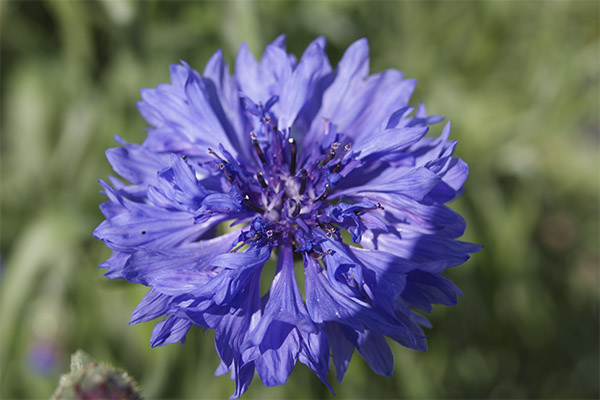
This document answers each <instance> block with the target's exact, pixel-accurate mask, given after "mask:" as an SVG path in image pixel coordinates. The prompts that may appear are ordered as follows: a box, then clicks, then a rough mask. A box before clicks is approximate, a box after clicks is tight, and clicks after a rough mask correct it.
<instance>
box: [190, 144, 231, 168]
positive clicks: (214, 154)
mask: <svg viewBox="0 0 600 400" xmlns="http://www.w3.org/2000/svg"><path fill="white" fill-rule="evenodd" d="M208 154H210V155H211V156H215V157H216V158H217V159H218V160H221V162H222V163H223V164H229V163H228V162H227V160H224V159H223V157H221V156H220V155H219V154H218V153H217V152H216V151H214V150H213V149H211V148H210V147H209V148H208ZM184 160H185V159H184Z"/></svg>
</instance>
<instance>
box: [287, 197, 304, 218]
mask: <svg viewBox="0 0 600 400" xmlns="http://www.w3.org/2000/svg"><path fill="white" fill-rule="evenodd" d="M287 206H288V213H289V216H290V217H292V218H296V217H297V216H298V214H300V209H301V208H302V205H301V204H300V203H299V202H297V201H296V200H294V199H289V200H288V203H287Z"/></svg>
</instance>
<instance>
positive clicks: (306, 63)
mask: <svg viewBox="0 0 600 400" xmlns="http://www.w3.org/2000/svg"><path fill="white" fill-rule="evenodd" d="M329 72H331V66H330V65H329V61H328V59H327V56H326V55H325V52H324V50H323V48H322V47H321V46H320V45H319V44H318V43H317V42H316V41H314V42H313V43H311V44H310V45H309V46H308V48H307V49H306V51H305V52H304V55H303V56H302V59H301V60H300V63H299V64H298V66H297V67H296V69H295V70H294V72H293V73H292V76H291V77H290V79H289V80H288V81H287V82H286V83H285V85H284V86H283V88H282V91H281V96H280V98H279V124H278V129H280V130H283V131H285V130H286V129H288V128H289V127H291V126H292V124H293V123H294V121H295V120H296V117H297V116H298V113H299V112H300V110H301V109H302V107H303V106H304V104H305V103H306V102H307V101H310V99H311V95H312V92H313V90H314V87H315V85H316V83H317V82H318V80H319V78H321V77H322V76H324V75H325V74H328V73H329Z"/></svg>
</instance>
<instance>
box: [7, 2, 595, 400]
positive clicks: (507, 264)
mask: <svg viewBox="0 0 600 400" xmlns="http://www.w3.org/2000/svg"><path fill="white" fill-rule="evenodd" d="M599 15H600V3H599V2H596V1H572V2H569V1H545V2H544V1H533V2H528V1H521V2H512V1H510V2H509V1H506V2H503V1H489V2H440V3H438V2H434V1H429V2H366V1H364V2H363V1H329V2H328V1H324V2H301V1H285V2H283V1H282V2H276V1H269V2H254V1H243V2H155V1H144V2H136V1H123V2H121V1H86V2H77V1H48V2H13V1H2V2H0V26H1V75H0V79H1V81H0V84H1V106H2V108H1V113H2V114H1V115H2V118H1V130H2V136H1V153H0V154H1V167H2V168H1V183H2V186H1V194H2V202H1V217H2V219H1V241H0V265H1V273H0V281H1V285H2V287H1V295H0V296H1V297H0V300H1V307H2V308H1V310H2V314H1V319H0V322H1V333H0V355H1V364H0V374H1V375H0V397H2V398H19V399H20V398H48V397H49V395H50V394H51V393H52V392H53V391H54V389H55V387H56V384H57V381H58V379H59V376H60V375H61V374H62V373H65V372H67V371H68V369H69V359H70V354H71V353H73V352H75V351H76V350H77V349H83V350H85V351H86V352H88V353H89V354H90V355H91V356H92V357H94V358H96V359H97V360H99V361H105V362H109V363H111V364H113V365H115V366H117V367H122V368H125V369H126V370H128V371H129V372H130V374H131V375H133V377H134V378H135V379H136V380H137V381H138V382H139V383H140V385H141V387H142V390H143V394H144V396H145V397H146V398H210V399H212V398H226V397H228V396H229V395H230V394H231V393H233V387H234V385H233V382H232V381H230V380H229V379H228V377H226V376H223V377H218V378H216V377H214V376H213V372H214V370H215V369H216V367H217V365H218V361H217V356H216V355H215V351H214V344H213V334H212V332H206V333H204V332H202V330H201V329H199V328H197V329H192V330H191V332H190V333H189V334H188V337H187V342H186V344H185V346H184V347H183V348H180V347H179V346H178V345H168V346H166V347H161V348H155V349H151V348H150V346H149V344H148V340H149V338H150V332H151V330H152V326H153V323H145V324H141V325H136V326H128V325H127V323H128V321H129V314H130V313H131V311H132V310H133V309H134V307H135V305H136V304H137V302H138V301H139V300H140V299H141V298H142V296H143V295H144V294H145V292H146V290H147V289H146V288H145V287H141V286H136V285H133V284H129V283H126V282H122V281H111V280H109V279H106V278H105V277H103V275H102V273H103V271H102V270H98V269H96V266H97V265H98V264H99V263H100V262H101V261H102V260H104V259H105V258H107V257H108V256H109V255H110V253H109V251H108V249H106V248H105V247H104V245H103V244H102V243H101V242H99V241H96V240H94V239H93V238H92V231H93V229H94V227H95V226H96V225H98V224H99V223H100V222H101V221H102V219H103V217H102V215H101V213H100V212H99V210H98V205H99V204H100V203H101V202H102V201H104V197H103V196H102V195H101V194H100V193H99V192H100V186H99V185H98V183H97V179H98V178H105V177H107V176H108V175H109V174H110V173H111V170H110V167H109V164H108V162H107V161H106V159H105V156H104V150H105V149H107V148H108V147H114V146H115V143H114V142H113V139H112V138H113V136H114V135H115V134H118V135H121V136H122V137H124V138H125V139H126V140H127V141H129V142H138V143H139V142H141V141H142V140H143V139H144V137H145V134H146V133H145V130H144V128H145V122H144V120H143V119H142V118H141V116H140V115H139V114H138V112H137V109H136V105H135V103H136V101H137V100H138V99H139V90H140V88H144V87H154V86H156V85H157V84H159V83H162V82H168V80H169V73H168V66H169V64H171V63H177V62H178V61H179V60H180V59H183V60H186V61H187V62H189V63H190V65H192V67H194V68H196V69H198V70H200V71H202V70H203V68H204V65H205V63H206V61H207V60H208V59H209V57H210V55H211V54H212V53H213V52H214V51H215V50H217V48H223V51H224V53H225V56H226V58H227V59H228V60H229V62H230V65H231V62H232V61H233V60H234V57H235V53H236V51H237V48H238V47H239V45H240V43H242V42H243V41H247V42H248V43H249V45H250V48H251V49H252V50H253V52H254V54H255V55H256V56H260V54H261V53H262V49H263V48H264V46H265V45H266V44H267V43H269V42H270V41H271V40H272V39H274V38H275V37H276V36H277V35H279V34H280V33H287V37H288V49H289V50H290V51H291V52H293V53H295V54H297V55H301V54H302V51H303V50H304V48H305V47H306V46H307V45H308V43H309V42H310V41H311V40H312V39H314V38H315V37H316V36H318V35H324V36H325V37H326V38H327V40H328V50H327V51H328V54H329V56H330V58H331V61H332V64H333V65H335V64H337V62H338V61H339V59H340V57H341V55H342V54H343V51H344V49H345V48H346V47H347V46H348V45H349V44H350V43H352V42H353V41H354V40H356V39H358V38H361V37H367V38H368V39H369V41H370V44H371V70H372V72H379V71H382V70H384V69H387V68H397V69H400V70H402V71H403V72H404V73H405V76H407V77H410V78H416V79H418V81H419V84H418V86H417V91H416V92H415V94H414V96H413V100H412V103H413V105H417V104H418V102H420V101H423V102H424V103H425V104H426V106H427V109H428V111H429V112H430V113H433V114H439V115H444V116H446V117H447V118H449V119H452V121H453V125H452V128H453V129H452V133H451V136H452V138H453V139H456V140H459V146H458V148H457V153H456V154H458V156H460V157H462V158H464V159H465V160H466V161H467V162H468V163H469V165H470V167H471V175H470V178H469V180H468V181H467V184H466V192H465V195H464V196H463V197H462V198H460V199H458V200H456V201H454V202H453V204H452V207H453V208H454V209H456V210H458V211H459V212H460V213H461V214H462V215H463V216H464V217H465V218H466V220H467V223H468V228H467V233H466V235H465V236H464V239H465V240H468V241H472V242H476V243H481V244H483V245H485V249H484V250H483V251H482V252H480V253H478V254H475V255H474V256H473V258H472V260H471V261H469V262H468V263H467V264H466V265H464V266H461V267H458V268H456V269H453V270H451V271H449V272H448V274H447V275H448V276H449V277H450V278H451V279H452V280H454V281H455V282H456V283H457V284H458V286H459V287H460V288H461V289H462V290H463V292H464V293H465V296H464V297H463V298H461V299H459V304H458V306H456V307H451V308H445V307H437V308H436V310H435V312H434V313H433V314H432V315H431V320H432V322H433V325H434V329H432V330H430V331H429V351H428V352H426V353H416V352H413V351H410V350H407V349H404V348H403V347H401V346H400V345H398V344H393V345H392V348H393V351H394V353H395V357H396V367H395V374H394V378H393V379H389V378H383V377H379V376H377V375H375V374H374V373H373V372H371V371H370V370H369V368H368V366H367V365H366V364H365V363H364V362H363V361H362V359H361V358H360V357H359V356H358V354H355V355H354V358H353V360H352V363H351V366H350V369H349V371H348V373H347V375H346V378H345V381H344V382H343V383H342V384H337V383H334V384H333V387H334V389H335V390H336V393H337V397H336V398H338V399H346V398H356V399H358V398H360V399H369V398H570V399H572V398H598V397H599V396H600V394H599V371H598V365H599V357H598V351H599V300H600V298H599V297H600V296H599V292H600V286H599V263H600V256H599V221H600V215H599V204H600V203H599V202H600V199H599V190H600V181H599V159H598V157H599V148H600V146H599V144H600V140H599V130H600V122H599V119H600V117H599V107H600V105H599V90H600V87H599V76H600V68H599V60H600V53H599V49H600V33H599ZM438 130H441V126H439V127H438ZM330 380H331V381H332V382H334V381H335V374H334V373H333V371H332V373H331V374H330ZM245 398H246V399H255V398H272V399H275V398H333V396H332V395H331V394H330V393H329V392H328V391H327V389H326V388H325V387H324V386H323V385H322V384H321V383H320V382H319V381H318V379H317V378H316V377H315V376H314V375H313V374H312V373H311V372H310V371H309V370H308V369H307V368H306V367H304V366H303V365H300V364H299V365H298V366H297V367H296V369H295V370H294V372H293V374H292V376H291V377H290V380H289V382H288V383H287V384H286V385H285V386H283V387H275V388H266V387H264V386H263V385H262V384H261V382H260V380H259V379H258V378H255V380H254V382H253V384H252V385H251V387H250V390H249V391H248V392H247V394H246V395H245Z"/></svg>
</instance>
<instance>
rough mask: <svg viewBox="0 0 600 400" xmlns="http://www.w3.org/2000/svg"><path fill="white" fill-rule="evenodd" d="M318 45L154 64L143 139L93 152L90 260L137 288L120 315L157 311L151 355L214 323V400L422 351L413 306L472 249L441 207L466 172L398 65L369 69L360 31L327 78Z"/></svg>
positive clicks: (452, 299)
mask: <svg viewBox="0 0 600 400" xmlns="http://www.w3.org/2000/svg"><path fill="white" fill-rule="evenodd" d="M324 49H325V40H324V39H323V38H318V39H316V40H315V41H313V42H312V43H311V44H310V45H309V46H308V48H307V49H306V51H305V52H304V54H303V55H302V57H301V58H300V60H299V61H297V60H296V58H295V57H294V56H293V55H290V54H288V53H287V52H286V50H285V39H284V37H283V36H281V37H279V38H277V39H276V40H275V41H274V42H273V43H271V44H270V45H268V46H267V47H266V50H265V52H264V54H263V56H262V58H261V59H260V61H259V62H257V61H256V59H255V58H254V57H253V56H252V54H251V53H250V51H249V50H248V47H247V46H246V45H245V44H244V45H242V46H241V47H240V50H239V52H238V55H237V58H236V61H235V74H234V75H233V76H231V75H230V74H229V71H228V67H227V65H226V63H225V62H224V60H223V55H222V53H221V51H217V52H216V53H215V54H214V55H213V56H212V58H211V59H210V60H209V61H208V64H207V65H206V68H205V69H204V72H203V73H202V74H200V73H198V72H197V71H195V70H193V69H191V68H190V67H189V66H188V65H187V64H186V63H185V62H182V63H181V64H178V65H172V66H171V69H170V71H171V83H170V84H163V85H159V86H158V87H156V88H155V89H144V90H142V101H141V102H139V103H138V108H139V110H140V112H141V114H142V115H143V117H144V118H145V119H146V121H148V123H149V124H150V126H151V127H150V129H149V132H148V136H147V138H146V140H145V142H144V143H143V144H142V145H136V144H130V143H126V142H125V141H124V140H123V139H121V138H118V137H117V141H118V142H119V143H120V145H121V147H117V148H113V149H109V150H108V151H107V153H106V154H107V158H108V160H109V162H110V164H111V165H112V167H113V169H114V171H115V172H116V173H117V174H118V175H120V176H121V178H123V179H118V178H115V177H111V178H110V182H111V184H109V183H107V182H104V181H100V183H101V185H102V187H103V188H104V193H105V194H106V196H107V197H108V201H106V202H105V203H103V204H102V205H101V210H102V212H103V214H104V215H105V217H106V220H104V221H103V222H102V223H101V224H100V225H99V226H98V227H97V228H96V230H95V231H94V236H95V237H96V238H98V239H100V240H102V241H103V242H104V243H105V244H106V245H107V246H108V247H109V248H110V249H112V251H113V255H112V256H111V257H110V258H109V259H108V260H106V261H105V262H104V263H102V264H101V267H103V268H106V269H107V270H108V271H107V272H106V276H108V277H109V278H113V279H114V278H121V279H126V280H128V281H130V282H134V283H139V284H143V285H146V286H148V287H150V288H151V289H150V291H149V292H148V294H147V295H146V296H145V297H144V298H143V299H142V300H141V302H140V303H139V305H138V306H137V308H136V309H135V310H134V311H133V313H132V316H131V323H139V322H144V321H149V320H153V319H156V318H161V320H160V322H158V323H157V324H156V325H155V328H154V331H153V333H152V336H151V339H150V343H151V345H152V346H161V345H164V344H168V343H174V342H182V343H183V342H184V340H185V336H186V333H187V332H188V330H189V329H190V328H191V327H192V326H193V325H196V326H201V327H204V328H207V329H214V330H215V345H216V350H217V353H218V355H219V357H220V359H221V364H220V366H219V367H218V369H217V374H223V373H226V372H229V373H230V375H231V378H232V379H233V380H234V381H235V393H234V394H233V395H232V398H234V397H239V396H241V395H242V394H243V393H244V392H245V391H246V390H247V388H248V386H249V384H250V382H251V380H252V378H253V376H254V372H255V371H257V372H258V375H259V376H260V379H261V380H262V382H263V383H264V384H265V385H267V386H273V385H281V384H284V383H285V382H286V380H287V379H288V377H289V375H290V373H291V371H292V369H293V368H294V366H295V365H296V363H297V362H298V361H299V362H301V363H303V364H305V365H306V366H308V368H310V369H311V370H312V371H313V372H314V373H315V374H316V375H317V376H318V378H319V379H320V380H321V381H322V382H323V383H324V384H325V385H327V387H328V388H329V389H331V386H330V384H329V383H328V381H327V377H326V376H327V373H328V371H329V364H330V359H331V360H332V361H333V364H334V365H335V368H336V371H337V379H338V381H341V380H342V378H343V376H344V373H345V372H346V370H347V368H348V365H349V362H350V359H351V357H352V354H353V352H354V349H357V350H358V353H359V354H360V355H361V356H362V357H363V358H364V359H365V360H366V362H367V363H368V364H369V366H370V367H371V368H372V369H373V370H374V371H375V372H376V373H378V374H381V375H387V376H390V375H392V373H393V355H392V352H391V350H390V347H389V345H388V343H387V341H386V336H387V337H389V338H391V339H393V340H395V341H397V342H399V343H400V344H402V345H404V346H406V347H409V348H411V349H415V350H420V351H424V350H425V349H426V341H425V335H424V333H423V330H422V328H421V327H422V326H425V327H429V326H430V325H429V323H428V321H427V319H426V318H425V317H424V316H422V315H421V314H419V313H418V312H417V310H420V311H425V312H430V311H432V304H444V305H453V304H456V295H457V294H461V292H460V290H459V289H458V288H457V287H456V286H455V285H454V284H453V283H452V282H451V281H449V280H448V279H446V278H445V277H444V276H443V275H442V272H443V271H444V270H445V269H446V268H449V267H454V266H457V265H460V264H462V263H464V262H465V261H466V260H467V259H468V258H469V254H470V253H473V252H476V251H478V250H479V249H480V246H478V245H474V244H470V243H466V242H462V241H458V240H456V238H458V237H459V236H461V235H462V234H463V232H464V229H465V222H464V220H463V218H461V216H460V215H458V214H457V213H455V212H453V211H452V210H451V209H450V208H448V207H447V206H446V205H445V203H446V202H448V201H449V200H451V199H453V198H454V197H456V195H457V194H458V193H459V192H460V190H461V187H462V185H463V183H464V182H465V180H466V178H467V174H468V166H467V164H466V163H465V162H464V161H462V160H461V159H459V158H455V157H452V153H453V151H454V148H455V145H456V142H453V141H450V140H448V135H449V132H450V123H449V122H448V123H447V124H446V125H445V127H444V128H443V130H442V133H441V135H440V136H439V137H437V138H432V137H426V134H427V132H428V130H429V126H430V125H431V124H434V123H437V122H440V121H441V120H442V119H443V118H442V117H438V116H428V115H427V113H426V111H425V107H424V106H423V105H422V104H421V105H420V106H419V107H418V108H417V110H416V111H414V110H413V108H412V107H411V106H409V105H408V101H409V98H410V96H411V93H412V91H413V89H414V87H415V84H416V81H414V80H410V79H404V78H403V75H402V73H401V72H399V71H397V70H393V69H392V70H387V71H384V72H382V73H378V74H373V75H370V74H369V65H368V64H369V48H368V43H367V41H366V40H365V39H362V40H359V41H357V42H355V43H353V44H352V45H351V46H350V47H349V48H348V49H347V50H346V52H345V53H344V55H343V57H342V59H341V61H340V62H339V65H338V66H337V68H335V69H332V67H331V66H330V64H329V60H328V58H327V56H326V54H325V50H324ZM413 111H414V113H413ZM223 226H227V227H228V228H227V229H223ZM271 257H274V258H276V260H277V264H276V265H277V266H276V271H275V275H274V278H273V279H272V281H271V282H270V288H269V290H268V292H266V294H264V295H263V296H261V287H260V286H261V285H260V281H261V273H262V271H263V266H264V265H265V263H266V262H267V260H269V259H270V258H271ZM296 269H297V270H300V272H301V273H302V274H301V275H303V277H304V279H303V281H304V282H303V283H304V284H303V286H304V291H303V293H302V291H301V290H300V286H299V284H298V282H297V280H296V272H297V271H296Z"/></svg>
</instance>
